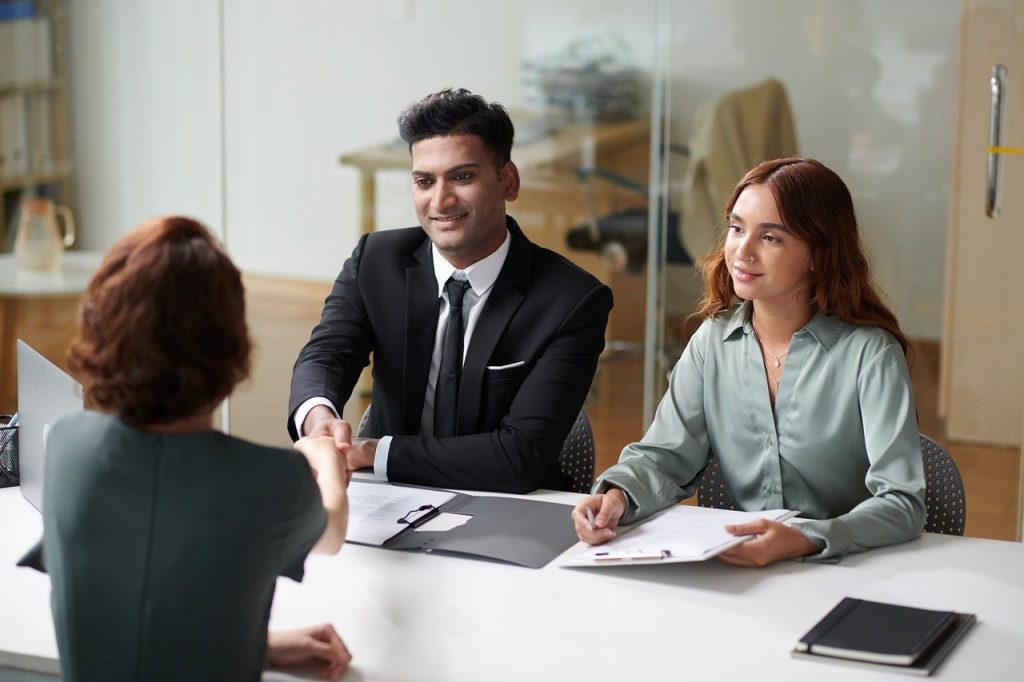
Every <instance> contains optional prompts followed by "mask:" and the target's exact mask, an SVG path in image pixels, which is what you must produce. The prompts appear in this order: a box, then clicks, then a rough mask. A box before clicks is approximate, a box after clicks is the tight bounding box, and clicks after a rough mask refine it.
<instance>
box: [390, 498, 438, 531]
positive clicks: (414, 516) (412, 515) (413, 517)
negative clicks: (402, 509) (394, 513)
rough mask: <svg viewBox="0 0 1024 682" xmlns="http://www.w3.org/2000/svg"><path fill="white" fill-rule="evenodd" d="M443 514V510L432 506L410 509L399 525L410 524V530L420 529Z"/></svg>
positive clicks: (399, 521)
mask: <svg viewBox="0 0 1024 682" xmlns="http://www.w3.org/2000/svg"><path fill="white" fill-rule="evenodd" d="M440 513H441V510H440V509H438V508H437V507H435V506H434V505H432V504H424V505H422V506H420V507H417V508H416V509H410V510H409V511H407V512H406V513H405V515H404V516H402V518H400V519H398V523H405V524H408V525H409V527H410V528H419V527H420V526H422V525H423V524H424V523H426V522H427V521H429V520H430V519H432V518H434V517H435V516H437V515H438V514H440Z"/></svg>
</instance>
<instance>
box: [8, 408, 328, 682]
mask: <svg viewBox="0 0 1024 682" xmlns="http://www.w3.org/2000/svg"><path fill="white" fill-rule="evenodd" d="M44 485H45V488H44V501H43V540H42V561H43V563H45V570H46V571H47V572H48V573H49V574H50V580H51V582H52V585H53V592H52V596H51V602H52V607H53V620H54V626H55V628H56V631H57V643H58V646H59V649H60V659H61V668H62V670H63V673H64V676H65V679H66V680H88V681H89V682H94V681H102V680H147V681H148V680H175V681H180V680H190V681H194V680H257V679H259V677H260V675H261V672H262V669H263V664H264V658H265V655H266V641H267V621H268V619H269V617H270V604H271V601H272V599H273V597H274V587H275V583H276V579H277V576H279V575H285V576H288V577H290V578H292V579H294V580H301V579H302V573H303V563H304V561H305V558H306V555H307V554H308V553H309V550H310V549H311V548H312V546H313V545H314V544H315V543H316V541H317V539H318V538H319V537H320V535H321V534H322V533H323V530H324V526H325V524H326V517H325V514H324V510H323V506H322V502H321V497H320V493H319V490H318V489H317V486H316V482H315V480H314V478H313V475H312V472H311V470H310V468H309V465H308V464H307V463H306V460H305V458H304V457H303V456H302V455H301V454H300V453H298V452H296V451H291V450H283V449H278V448H269V447H262V446H259V445H254V444H252V443H249V442H246V441H243V440H239V439H237V438H232V437H231V436H227V435H225V434H222V433H219V432H215V431H206V432H201V433H193V434H152V433H143V432H140V431H136V430H135V429H132V428H130V427H128V426H126V425H125V424H124V423H123V422H121V421H120V420H119V419H117V418H115V417H111V416H107V415H103V414H99V413H96V412H82V413H78V414H73V415H69V416H67V417H64V418H62V419H61V420H59V421H58V422H57V423H56V424H54V426H53V428H52V430H51V433H50V437H49V441H48V446H47V462H46V475H45V484H44ZM27 559H28V563H29V565H35V566H36V567H37V568H42V566H41V565H39V564H40V561H39V557H38V554H37V555H36V556H35V557H34V559H35V560H34V561H33V557H32V556H31V555H30V556H29V557H27Z"/></svg>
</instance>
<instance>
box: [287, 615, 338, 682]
mask: <svg viewBox="0 0 1024 682" xmlns="http://www.w3.org/2000/svg"><path fill="white" fill-rule="evenodd" d="M351 660H352V654H350V653H349V651H348V648H347V647H346V646H345V643H344V642H343V641H341V637H339V636H338V633H337V632H336V631H335V630H334V626H332V625H331V624H330V623H324V624H323V625H313V626H310V627H305V628H300V629H298V630H279V631H277V632H268V633H267V662H268V663H270V664H271V665H273V666H275V667H278V668H285V667H290V666H298V665H312V664H316V663H321V662H323V663H324V667H323V668H322V669H321V671H320V676H321V677H324V678H327V679H331V680H337V679H339V678H340V677H341V676H342V675H344V674H345V671H346V670H348V664H349V662H351Z"/></svg>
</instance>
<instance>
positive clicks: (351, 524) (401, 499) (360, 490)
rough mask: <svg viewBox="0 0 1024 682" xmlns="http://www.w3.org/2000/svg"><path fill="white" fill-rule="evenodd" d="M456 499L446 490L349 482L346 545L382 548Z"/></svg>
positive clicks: (453, 494)
mask: <svg viewBox="0 0 1024 682" xmlns="http://www.w3.org/2000/svg"><path fill="white" fill-rule="evenodd" d="M453 497H455V493H453V492H450V491H448V490H431V489H430V488H411V487H404V486H392V485H380V484H377V483H370V482H367V481H352V482H351V483H349V486H348V533H347V534H346V536H345V540H346V541H347V542H358V543H362V544H364V545H377V546H378V547H379V546H380V545H383V544H384V543H385V542H387V541H388V540H390V539H391V538H393V537H394V536H396V535H398V534H399V533H401V532H402V531H403V530H405V529H406V528H409V527H411V526H415V525H418V524H419V522H420V521H421V520H423V519H425V518H427V517H432V516H436V515H437V510H438V508H439V507H440V506H441V505H442V504H444V503H445V502H447V501H448V500H450V499H452V498H453Z"/></svg>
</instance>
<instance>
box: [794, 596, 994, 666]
mask: <svg viewBox="0 0 1024 682" xmlns="http://www.w3.org/2000/svg"><path fill="white" fill-rule="evenodd" d="M974 621H975V617H974V615H973V614H962V613H956V612H954V611H933V610H930V609H919V608H914V607H910V606H899V605H897V604H885V603H881V602H874V601H867V600H864V599H853V598H851V597H846V598H845V599H843V600H842V601H841V602H839V604H838V605H837V606H836V607H835V608H834V609H832V611H830V612H829V613H828V615H826V616H825V617H824V618H822V619H821V620H820V621H819V622H818V624H817V625H815V626H814V627H813V628H811V629H810V631H809V632H808V633H807V634H806V635H804V636H803V637H801V638H800V641H799V642H798V643H797V645H796V648H795V649H794V650H793V654H794V655H796V656H809V657H814V658H820V659H826V658H827V659H844V660H850V661H859V662H863V663H868V664H873V665H881V666H884V667H886V668H889V669H894V670H899V669H903V670H904V671H905V672H911V673H917V674H921V675H929V674H931V673H932V672H933V671H934V670H935V668H936V667H938V665H939V663H940V662H941V661H942V659H943V658H945V656H946V654H947V653H949V650H950V649H952V648H953V645H954V644H956V642H957V641H958V640H959V639H960V637H962V636H963V634H964V632H966V631H967V629H969V628H970V627H971V625H973V624H974Z"/></svg>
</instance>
